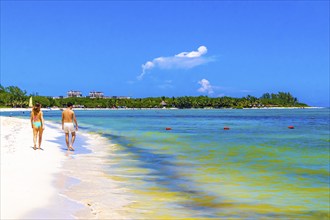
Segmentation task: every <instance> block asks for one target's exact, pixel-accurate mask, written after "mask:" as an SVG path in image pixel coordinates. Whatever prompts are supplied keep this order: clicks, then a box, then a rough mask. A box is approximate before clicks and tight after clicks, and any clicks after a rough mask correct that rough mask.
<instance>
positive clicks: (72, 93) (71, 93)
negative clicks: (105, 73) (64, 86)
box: [67, 90, 82, 97]
mask: <svg viewBox="0 0 330 220" xmlns="http://www.w3.org/2000/svg"><path fill="white" fill-rule="evenodd" d="M67 94H68V97H82V93H81V92H80V91H72V90H70V91H68V92H67Z"/></svg>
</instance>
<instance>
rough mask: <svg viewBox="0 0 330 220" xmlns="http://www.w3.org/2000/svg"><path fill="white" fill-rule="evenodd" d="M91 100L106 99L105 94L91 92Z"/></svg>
mask: <svg viewBox="0 0 330 220" xmlns="http://www.w3.org/2000/svg"><path fill="white" fill-rule="evenodd" d="M89 97H90V98H104V94H103V92H94V91H93V92H89Z"/></svg>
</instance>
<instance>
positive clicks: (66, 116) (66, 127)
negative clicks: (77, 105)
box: [62, 102, 78, 151]
mask: <svg viewBox="0 0 330 220" xmlns="http://www.w3.org/2000/svg"><path fill="white" fill-rule="evenodd" d="M72 108H73V105H72V103H71V102H68V104H67V108H66V109H65V110H64V111H63V112H62V130H63V131H64V132H65V142H66V146H67V147H68V150H72V151H74V148H73V143H74V140H75V139H76V131H78V123H77V119H76V115H75V114H74V112H73V111H72ZM73 123H74V124H75V126H74V124H73ZM69 133H71V136H72V137H71V143H69Z"/></svg>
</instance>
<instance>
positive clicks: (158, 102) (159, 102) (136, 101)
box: [0, 85, 308, 109]
mask: <svg viewBox="0 0 330 220" xmlns="http://www.w3.org/2000/svg"><path fill="white" fill-rule="evenodd" d="M31 96H32V97H33V103H36V102H38V103H40V104H41V105H42V106H43V107H55V106H57V107H60V108H62V107H65V106H66V104H67V103H68V102H71V103H73V104H74V105H75V106H78V107H84V108H180V109H185V108H262V107H307V106H308V105H306V104H304V103H300V102H299V101H298V99H297V98H295V97H293V96H292V95H291V94H290V93H289V92H278V93H277V94H274V93H265V94H263V95H262V96H261V97H259V98H257V97H255V96H251V95H248V96H246V97H242V98H234V97H228V96H223V97H217V98H212V97H208V96H197V97H195V96H183V97H165V96H162V97H148V98H131V99H119V98H90V97H67V98H57V99H54V98H53V97H48V96H39V95H36V94H30V95H27V92H26V91H25V90H22V89H20V88H19V87H17V86H9V87H4V86H1V85H0V106H1V107H28V105H29V98H30V97H31Z"/></svg>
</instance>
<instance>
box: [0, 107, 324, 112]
mask: <svg viewBox="0 0 330 220" xmlns="http://www.w3.org/2000/svg"><path fill="white" fill-rule="evenodd" d="M320 108H329V107H317V106H310V107H262V108H242V109H235V108H187V109H179V108H74V110H75V111H76V110H77V111H102V110H103V111H105V110H107V111H125V110H267V109H269V110H281V109H320ZM41 110H42V111H44V112H45V111H61V110H62V109H61V108H41ZM30 111H31V108H0V113H1V112H30Z"/></svg>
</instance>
